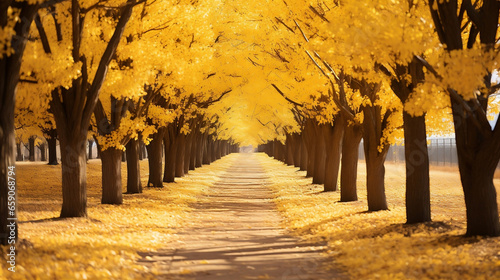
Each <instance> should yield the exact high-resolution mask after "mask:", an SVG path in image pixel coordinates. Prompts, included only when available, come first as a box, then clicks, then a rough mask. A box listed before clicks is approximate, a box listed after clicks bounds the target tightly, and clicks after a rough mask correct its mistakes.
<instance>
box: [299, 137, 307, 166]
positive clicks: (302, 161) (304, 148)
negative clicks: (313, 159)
mask: <svg viewBox="0 0 500 280" xmlns="http://www.w3.org/2000/svg"><path fill="white" fill-rule="evenodd" d="M300 138H301V140H300V168H299V170H300V171H306V170H307V163H308V162H309V159H308V153H307V152H308V150H307V146H306V141H305V140H304V138H305V136H304V133H303V132H302V134H301V136H300Z"/></svg>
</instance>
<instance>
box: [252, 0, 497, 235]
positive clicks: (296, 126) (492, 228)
mask: <svg viewBox="0 0 500 280" xmlns="http://www.w3.org/2000/svg"><path fill="white" fill-rule="evenodd" d="M499 7H500V6H499V3H498V2H497V1H476V2H474V3H473V2H472V1H411V0H408V1H383V0H378V1H361V2H360V1H348V0H345V1H320V2H319V3H316V4H314V5H310V6H307V7H304V6H303V5H302V6H301V5H298V3H290V2H288V5H286V7H283V9H288V11H289V12H288V13H286V15H285V14H283V16H282V17H275V18H274V22H275V26H276V28H279V29H281V30H282V32H283V33H286V32H287V31H288V36H287V41H286V43H283V41H281V42H277V43H278V44H279V43H281V49H280V50H279V52H274V53H273V52H271V51H268V52H267V53H268V54H271V56H272V57H274V58H275V59H276V60H279V61H281V64H282V65H283V66H282V67H283V68H284V69H286V71H287V75H284V74H281V75H280V77H279V79H268V81H269V83H270V84H272V87H273V89H274V90H276V92H277V94H278V95H279V96H282V98H283V99H284V100H286V102H287V103H288V107H289V113H288V114H291V115H293V118H294V122H292V123H284V124H283V123H277V122H275V127H276V128H277V133H276V134H275V135H277V137H276V138H274V139H273V138H268V139H267V140H269V142H268V143H267V144H265V145H262V146H261V150H262V151H265V152H267V153H268V154H270V155H272V156H274V157H275V158H278V159H281V160H283V161H284V162H286V163H288V164H293V165H296V166H298V167H300V168H301V169H302V170H307V174H308V176H311V177H313V182H314V183H320V184H324V185H325V191H334V190H336V189H337V179H338V174H339V166H341V167H340V176H341V178H340V191H341V201H351V200H356V199H357V196H356V170H357V159H358V155H357V151H358V150H357V148H358V146H359V143H360V140H361V139H362V138H363V139H364V141H363V143H364V151H365V155H366V168H367V178H366V180H367V183H366V186H367V191H368V192H367V193H368V210H369V211H377V210H385V209H387V203H386V198H385V188H384V173H385V171H384V161H385V157H386V155H387V151H388V149H389V146H390V145H391V144H392V143H394V142H395V141H398V139H404V144H405V159H406V203H407V209H406V210H407V222H408V223H419V222H426V221H430V220H431V212H430V191H429V160H428V151H427V143H426V135H427V134H428V133H431V134H432V133H436V132H438V133H444V134H447V133H453V132H454V133H455V137H456V141H457V152H458V159H459V169H460V176H461V180H462V187H463V190H464V197H465V202H466V209H467V235H489V236H498V235H500V224H499V216H498V206H497V202H496V191H495V186H494V184H493V174H494V171H495V169H496V166H497V165H498V161H499V157H500V150H499V149H500V141H499V140H500V138H498V137H500V134H499V133H498V132H499V131H500V128H499V127H500V125H498V124H494V125H492V124H491V122H490V120H491V116H492V115H494V114H496V113H498V108H499V107H498V99H497V98H496V97H495V96H496V93H497V90H498V85H497V84H496V81H495V75H494V74H493V73H495V72H496V69H497V59H498V56H497V52H498V48H497V40H498V35H497V33H498V28H497V26H498V21H499V17H498V15H499ZM298 60H301V61H302V64H299V63H298ZM313 68H314V69H313ZM314 71H315V72H314ZM283 72H285V71H283ZM311 81H312V83H314V84H311ZM305 89H307V94H304V90H305ZM448 124H450V126H449V127H448V126H447V125H448ZM451 124H453V125H452V126H451ZM278 135H279V136H278ZM340 162H341V164H340Z"/></svg>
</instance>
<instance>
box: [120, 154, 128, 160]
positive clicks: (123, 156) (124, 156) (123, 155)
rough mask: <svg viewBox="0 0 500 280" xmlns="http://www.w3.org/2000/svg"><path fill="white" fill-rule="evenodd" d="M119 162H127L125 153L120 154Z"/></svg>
mask: <svg viewBox="0 0 500 280" xmlns="http://www.w3.org/2000/svg"><path fill="white" fill-rule="evenodd" d="M121 160H122V162H127V153H125V152H123V153H122V158H121Z"/></svg>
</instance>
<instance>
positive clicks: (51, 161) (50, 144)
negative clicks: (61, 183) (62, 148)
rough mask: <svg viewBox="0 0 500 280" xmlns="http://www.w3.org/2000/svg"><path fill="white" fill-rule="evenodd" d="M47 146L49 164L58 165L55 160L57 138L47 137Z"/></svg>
mask: <svg viewBox="0 0 500 280" xmlns="http://www.w3.org/2000/svg"><path fill="white" fill-rule="evenodd" d="M47 143H48V147H49V163H48V164H49V165H58V164H59V163H58V162H57V139H56V138H55V137H51V138H47Z"/></svg>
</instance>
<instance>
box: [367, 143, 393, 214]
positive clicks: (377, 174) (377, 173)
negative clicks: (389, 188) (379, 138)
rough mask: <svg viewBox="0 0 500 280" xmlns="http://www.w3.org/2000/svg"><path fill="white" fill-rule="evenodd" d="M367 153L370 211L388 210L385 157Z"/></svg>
mask: <svg viewBox="0 0 500 280" xmlns="http://www.w3.org/2000/svg"><path fill="white" fill-rule="evenodd" d="M365 145H366V144H365ZM365 155H366V156H365V158H366V191H367V199H368V211H379V210H387V209H388V207H387V201H386V197H385V184H384V179H385V167H384V158H383V157H382V156H372V155H370V153H365Z"/></svg>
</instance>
